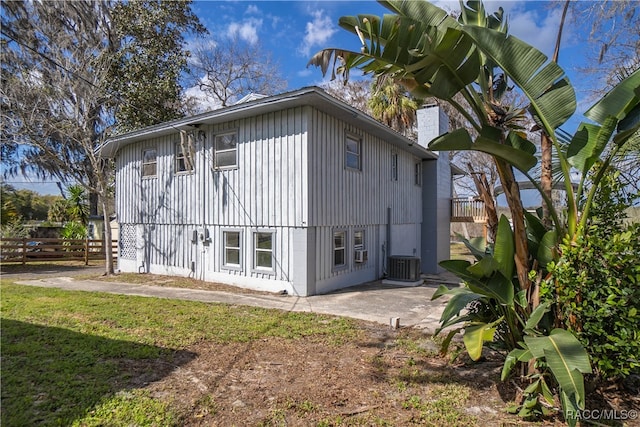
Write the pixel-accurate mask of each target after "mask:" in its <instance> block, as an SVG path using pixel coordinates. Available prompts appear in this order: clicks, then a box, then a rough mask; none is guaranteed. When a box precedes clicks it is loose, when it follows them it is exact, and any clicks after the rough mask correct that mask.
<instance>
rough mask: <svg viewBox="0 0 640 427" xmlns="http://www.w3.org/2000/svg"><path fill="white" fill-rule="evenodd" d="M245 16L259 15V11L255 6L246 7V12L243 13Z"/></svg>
mask: <svg viewBox="0 0 640 427" xmlns="http://www.w3.org/2000/svg"><path fill="white" fill-rule="evenodd" d="M244 13H245V15H257V14H259V13H260V9H258V6H256V5H255V4H250V5H249V6H247V10H245V11H244Z"/></svg>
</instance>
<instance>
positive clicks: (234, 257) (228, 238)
mask: <svg viewBox="0 0 640 427" xmlns="http://www.w3.org/2000/svg"><path fill="white" fill-rule="evenodd" d="M241 242H242V238H241V233H240V232H239V231H224V232H223V243H224V251H223V252H224V260H223V263H222V264H223V265H224V266H225V267H231V268H240V256H241V255H240V254H241Z"/></svg>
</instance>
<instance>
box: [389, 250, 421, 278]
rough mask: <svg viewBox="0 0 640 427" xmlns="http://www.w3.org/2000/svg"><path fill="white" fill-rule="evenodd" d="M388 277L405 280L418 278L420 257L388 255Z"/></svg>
mask: <svg viewBox="0 0 640 427" xmlns="http://www.w3.org/2000/svg"><path fill="white" fill-rule="evenodd" d="M389 279H391V280H400V281H407V282H415V281H418V280H420V258H418V257H412V256H390V257H389Z"/></svg>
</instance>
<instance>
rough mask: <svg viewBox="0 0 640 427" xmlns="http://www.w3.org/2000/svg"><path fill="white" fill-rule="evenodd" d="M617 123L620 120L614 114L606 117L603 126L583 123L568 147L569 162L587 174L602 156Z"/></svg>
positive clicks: (583, 173)
mask: <svg viewBox="0 0 640 427" xmlns="http://www.w3.org/2000/svg"><path fill="white" fill-rule="evenodd" d="M617 124H618V120H617V119H616V118H615V117H613V116H609V117H607V118H606V119H604V124H603V125H602V126H598V125H593V124H587V123H582V124H581V125H580V127H579V128H578V130H577V131H576V133H575V134H574V135H573V138H572V139H571V143H570V144H569V147H568V148H567V160H568V162H569V164H570V165H571V166H573V167H574V168H576V169H578V170H579V171H580V172H581V173H582V175H586V173H587V171H588V170H589V169H591V167H592V166H593V165H594V164H595V163H596V161H598V159H599V158H600V155H601V154H602V152H603V151H604V149H605V147H606V146H607V143H608V142H609V140H610V139H611V135H613V132H614V131H615V128H616V125H617Z"/></svg>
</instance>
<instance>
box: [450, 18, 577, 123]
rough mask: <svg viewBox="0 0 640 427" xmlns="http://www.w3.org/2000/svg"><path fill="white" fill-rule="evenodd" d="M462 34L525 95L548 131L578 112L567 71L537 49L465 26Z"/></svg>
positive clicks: (498, 32)
mask: <svg viewBox="0 0 640 427" xmlns="http://www.w3.org/2000/svg"><path fill="white" fill-rule="evenodd" d="M462 31H463V32H465V33H466V34H468V35H469V36H470V37H471V38H472V39H473V40H474V41H475V43H476V44H475V45H476V47H477V48H478V49H479V50H481V51H482V53H483V54H485V55H486V56H487V57H489V58H490V59H491V60H492V61H493V62H495V63H496V64H497V65H498V67H500V68H501V69H502V70H503V71H504V72H505V73H506V74H507V75H508V76H509V77H510V78H511V80H513V82H514V83H515V84H516V85H517V86H518V87H519V88H520V89H521V90H522V91H523V92H524V93H525V95H526V96H527V97H528V98H529V100H530V101H531V108H532V110H533V112H534V114H535V115H536V117H537V119H538V120H539V121H540V122H541V123H543V124H544V125H545V126H546V127H547V128H548V129H555V128H557V127H559V126H560V125H562V124H563V123H564V122H565V121H567V119H568V118H569V117H571V115H572V114H573V113H574V112H575V109H576V95H575V92H574V90H573V87H572V86H571V84H570V83H569V80H568V78H567V77H566V75H565V73H564V71H563V70H562V68H560V67H559V66H558V64H556V63H555V62H552V61H548V58H547V56H546V55H544V54H543V53H542V52H540V51H539V50H538V49H536V48H534V47H532V46H530V45H529V44H527V43H525V42H523V41H522V40H519V39H517V38H516V37H513V36H510V35H507V34H505V33H502V32H500V31H496V30H491V29H488V28H481V27H474V26H464V27H463V28H462Z"/></svg>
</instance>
